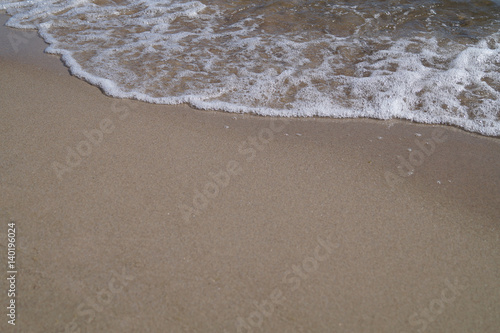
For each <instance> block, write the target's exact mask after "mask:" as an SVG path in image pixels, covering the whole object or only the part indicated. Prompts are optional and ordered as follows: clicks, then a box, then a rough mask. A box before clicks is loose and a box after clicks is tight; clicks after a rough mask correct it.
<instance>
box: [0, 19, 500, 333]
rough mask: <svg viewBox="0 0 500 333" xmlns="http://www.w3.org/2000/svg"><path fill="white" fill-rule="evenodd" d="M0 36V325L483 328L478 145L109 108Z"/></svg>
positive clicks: (486, 290)
mask: <svg viewBox="0 0 500 333" xmlns="http://www.w3.org/2000/svg"><path fill="white" fill-rule="evenodd" d="M2 16H4V15H2ZM6 33H8V29H7V28H6V27H1V28H0V45H3V46H2V47H1V50H0V63H1V66H2V72H1V74H0V87H1V89H0V103H1V107H0V129H1V131H0V133H1V134H0V140H1V142H2V146H1V155H2V157H1V159H0V185H1V188H2V196H1V198H2V199H1V200H0V220H1V221H2V225H3V227H2V228H3V229H2V230H0V235H1V237H2V242H4V243H6V234H7V223H8V222H10V221H15V222H16V227H17V229H18V230H17V234H16V235H17V242H16V245H17V255H18V266H19V267H18V275H19V276H18V279H17V280H16V281H17V286H16V287H17V290H18V295H17V299H16V302H17V303H19V304H22V306H19V308H18V309H17V311H18V313H17V315H18V318H17V319H16V326H15V327H13V326H11V325H9V324H8V323H7V319H8V318H4V320H2V321H1V322H0V328H1V330H2V331H5V332H10V331H15V330H19V331H26V332H46V331H56V332H72V331H74V332H77V331H78V329H80V330H81V331H83V332H85V331H92V332H115V331H120V332H137V331H144V332H164V331H171V332H182V331H187V332H198V331H199V332H224V331H227V332H246V331H250V330H253V331H254V332H256V331H262V332H290V331H294V330H295V331H313V332H331V331H332V330H333V331H336V332H363V333H364V332H396V331H397V332H403V331H404V332H416V331H417V330H419V329H420V330H423V329H426V331H428V332H444V331H453V332H470V331H480V332H494V331H495V329H494V327H499V326H500V319H499V318H498V315H497V314H498V313H500V303H499V302H498V299H500V292H499V290H500V288H499V287H500V278H499V276H500V275H499V269H498V262H499V259H500V248H499V245H498V244H499V243H498V241H499V240H500V230H499V228H498V221H500V140H499V139H498V138H492V137H485V136H481V135H479V134H473V133H469V132H465V131H464V130H461V129H457V128H453V127H450V126H441V125H425V124H416V123H412V122H408V121H400V120H391V121H382V120H371V119H330V118H298V119H297V118H274V117H262V116H255V115H248V114H234V113H226V112H218V111H202V110H196V109H192V108H190V107H188V106H186V105H180V106H168V105H154V104H147V103H144V102H139V101H134V100H120V99H115V98H111V97H108V96H105V95H104V94H102V93H101V91H100V90H99V89H98V88H97V87H94V86H92V85H90V84H88V83H86V82H84V81H82V80H80V79H78V78H76V77H73V76H70V75H69V73H68V70H67V68H65V67H64V65H63V64H62V63H61V61H60V60H59V59H58V57H55V56H50V55H47V54H43V53H42V51H43V45H44V43H43V42H42V41H41V39H40V38H38V37H36V38H35V37H33V38H31V39H28V41H27V42H26V43H23V44H19V48H18V52H17V53H15V52H13V50H12V49H10V50H9V45H10V44H5V43H4V41H5V40H6ZM398 167H399V168H398ZM59 176H60V177H59ZM4 257H5V256H4ZM7 282H8V281H6V280H5V279H4V280H3V282H2V283H0V286H1V288H3V289H4V290H8V285H7ZM4 311H5V310H4ZM4 316H5V315H4Z"/></svg>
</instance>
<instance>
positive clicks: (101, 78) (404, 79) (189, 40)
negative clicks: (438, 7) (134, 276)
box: [0, 0, 500, 136]
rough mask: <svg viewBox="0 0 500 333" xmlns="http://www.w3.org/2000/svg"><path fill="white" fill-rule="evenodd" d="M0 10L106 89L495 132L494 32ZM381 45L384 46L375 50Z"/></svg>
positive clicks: (208, 14)
mask: <svg viewBox="0 0 500 333" xmlns="http://www.w3.org/2000/svg"><path fill="white" fill-rule="evenodd" d="M330 6H331V7H332V8H334V9H335V10H337V11H341V10H342V11H350V12H351V13H354V14H356V15H359V16H363V15H365V14H364V13H363V12H362V10H361V9H359V8H356V6H352V5H338V6H337V7H335V5H330ZM0 9H5V10H7V12H8V13H9V14H10V15H12V17H11V18H10V19H9V21H8V23H7V25H9V26H11V27H16V28H24V29H27V28H30V29H38V30H39V33H40V35H41V36H42V37H43V38H44V39H45V40H46V41H47V42H48V43H49V44H50V47H48V48H47V49H46V51H47V52H49V53H55V54H60V55H61V56H62V60H63V61H64V63H65V64H66V65H67V66H68V67H69V68H70V70H71V73H73V74H74V75H75V76H78V77H80V78H82V79H84V80H86V81H88V82H89V83H91V84H93V85H96V86H99V87H100V88H101V89H102V90H103V91H104V92H105V93H106V94H108V95H110V96H115V97H119V98H134V99H138V100H142V101H146V102H150V103H159V104H180V103H189V104H190V105H192V106H194V107H197V108H201V109H211V110H225V111H229V112H239V113H241V112H252V113H256V114H261V115H273V116H286V117H290V116H305V117H307V116H329V117H338V118H348V117H349V118H354V117H370V118H377V119H390V118H401V119H408V120H412V121H417V122H422V123H431V124H438V123H440V124H450V125H456V126H459V127H462V128H464V129H466V130H469V131H473V132H478V133H482V134H484V135H491V136H498V135H500V120H499V118H500V92H499V89H498V87H499V86H500V35H499V33H498V32H495V33H493V34H490V35H487V36H485V37H483V38H482V39H481V40H479V41H478V42H476V43H475V44H469V45H463V44H459V43H455V44H453V43H452V42H450V43H451V44H449V45H448V46H443V45H442V42H440V40H438V38H437V37H436V36H434V35H433V34H432V32H431V33H426V34H420V35H419V36H413V37H412V36H410V37H404V38H397V39H391V38H389V37H387V35H384V34H381V35H380V36H379V37H378V36H377V37H373V36H371V37H367V36H365V35H363V31H366V30H369V29H371V25H372V24H374V22H375V21H374V20H379V19H380V20H381V19H382V17H383V15H385V14H384V13H376V14H370V15H365V16H366V17H367V19H366V20H365V22H364V23H363V25H361V26H359V27H357V28H356V29H355V32H354V33H353V36H348V37H345V36H335V35H333V34H331V33H325V34H323V35H321V36H320V37H316V38H314V39H307V38H306V36H307V35H306V34H301V33H297V34H295V35H272V34H268V33H265V32H264V31H263V30H262V26H261V21H262V20H263V16H262V15H256V16H249V17H246V18H245V19H242V20H239V21H236V22H234V23H226V25H221V22H225V21H224V18H225V15H226V14H225V13H224V11H222V10H220V8H218V7H217V6H215V5H210V4H204V3H202V2H200V1H182V0H180V1H172V0H171V1H165V0H146V1H140V2H133V1H123V2H121V3H120V4H115V3H114V2H109V4H108V5H106V6H98V5H95V4H94V3H93V2H92V1H90V0H73V1H58V0H53V1H43V0H33V1H29V2H27V1H1V0H0ZM332 10H333V9H332ZM410 10H412V8H409V9H408V8H407V9H405V10H404V11H403V10H401V13H400V15H404V16H407V15H408V12H409V11H410ZM430 10H434V9H430ZM393 15H394V14H393ZM435 15H437V14H436V11H434V14H433V16H435ZM183 24H184V25H183ZM124 29H127V31H125V30H124ZM377 43H378V44H383V45H387V46H386V47H384V48H382V49H379V50H371V47H372V46H370V45H372V44H377ZM415 45H417V47H418V50H419V51H418V52H412V51H411V48H412V47H414V46H415ZM351 67H352V69H351V71H350V72H349V71H348V70H349V68H351Z"/></svg>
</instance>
